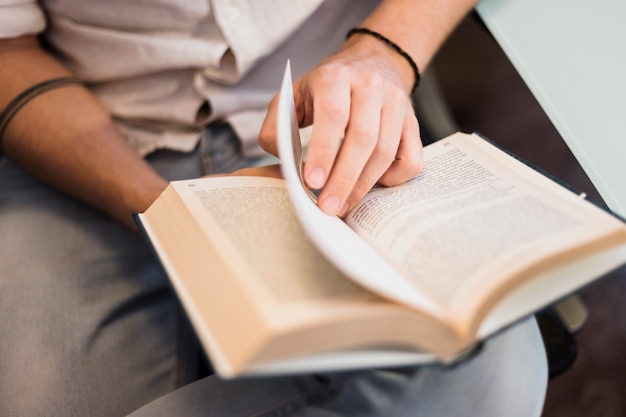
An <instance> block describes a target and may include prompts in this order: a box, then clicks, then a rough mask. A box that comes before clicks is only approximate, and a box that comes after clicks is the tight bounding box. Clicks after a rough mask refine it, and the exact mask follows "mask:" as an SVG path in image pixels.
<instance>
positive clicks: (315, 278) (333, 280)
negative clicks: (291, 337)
mask: <svg viewBox="0 0 626 417" xmlns="http://www.w3.org/2000/svg"><path fill="white" fill-rule="evenodd" d="M174 186H175V187H176V189H177V191H178V193H179V195H181V197H182V198H183V199H184V200H185V201H187V204H188V205H189V207H190V209H191V210H192V212H193V213H194V215H195V216H196V217H197V218H205V217H206V216H207V215H209V216H210V218H211V219H210V221H206V220H203V221H202V222H200V223H201V225H202V226H201V227H206V228H207V229H211V228H213V229H216V227H215V226H218V227H219V230H207V233H210V234H209V236H216V237H215V238H214V240H215V241H218V242H220V246H221V249H222V250H223V252H224V254H225V256H228V257H233V256H237V257H238V258H237V259H233V261H234V263H235V264H238V265H239V267H240V268H242V267H243V268H245V269H246V270H252V271H255V279H254V282H251V283H250V285H258V284H261V285H263V286H264V291H265V292H266V293H267V295H269V296H270V297H272V298H273V299H274V300H275V301H278V302H281V303H287V302H298V301H303V300H325V301H329V302H332V300H333V299H345V298H353V299H354V298H358V299H376V298H378V297H377V296H375V295H374V294H372V293H371V292H369V291H367V290H365V289H364V288H363V287H361V286H359V285H357V284H355V283H354V282H352V281H350V280H348V279H346V278H345V277H344V276H343V275H342V274H341V273H340V272H339V271H338V270H337V269H336V268H335V267H334V266H332V265H331V264H330V263H329V262H328V261H327V260H326V259H325V258H324V256H322V255H321V254H320V253H319V251H318V250H317V249H316V248H315V246H314V245H312V244H311V242H310V241H309V240H308V239H307V238H306V236H305V234H304V232H303V231H302V227H301V226H300V223H299V222H298V221H297V219H296V218H295V216H294V214H293V210H292V209H291V204H290V203H289V196H288V194H287V190H286V188H285V186H284V182H283V181H281V180H276V179H271V178H246V177H223V178H217V179H212V180H211V181H202V180H199V181H198V180H190V181H183V182H177V183H175V184H174ZM203 212H205V213H203ZM235 249H236V250H235ZM235 254H236V255H235ZM242 263H243V264H245V267H244V265H242ZM245 275H246V274H243V276H245Z"/></svg>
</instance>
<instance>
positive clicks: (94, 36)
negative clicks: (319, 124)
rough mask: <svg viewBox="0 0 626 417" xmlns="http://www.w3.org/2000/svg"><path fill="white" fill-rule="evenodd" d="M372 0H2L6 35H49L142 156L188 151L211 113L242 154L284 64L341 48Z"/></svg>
mask: <svg viewBox="0 0 626 417" xmlns="http://www.w3.org/2000/svg"><path fill="white" fill-rule="evenodd" d="M377 3H378V2H377V1H374V0H328V1H326V2H323V0H144V1H128V0H41V1H39V2H37V1H35V0H0V37H3V38H7V37H16V36H20V35H23V34H42V36H43V37H44V38H45V39H46V41H47V43H48V44H49V45H50V46H51V48H52V49H53V50H54V51H56V52H57V55H58V56H59V57H60V59H61V60H62V61H63V62H64V63H65V64H66V65H67V66H68V67H69V68H70V69H71V70H72V71H74V72H75V73H76V74H77V76H78V77H80V78H82V79H83V80H85V81H86V82H87V83H88V84H89V86H90V88H91V89H92V90H93V92H94V93H95V94H96V95H97V96H98V98H99V99H100V100H101V101H102V102H103V103H104V105H105V106H106V107H107V108H108V109H109V111H110V112H111V114H112V115H113V117H114V118H115V120H116V121H117V122H118V124H119V126H120V128H121V129H122V131H123V132H124V133H125V134H126V136H127V137H128V139H129V141H130V142H131V143H132V144H133V146H135V148H136V149H137V150H138V151H139V152H140V153H141V154H144V155H145V154H148V153H150V152H152V151H153V150H155V149H158V148H168V149H176V150H181V151H189V150H191V149H193V147H194V146H195V145H196V143H197V141H198V138H199V131H200V130H201V129H202V128H203V126H205V125H206V124H207V123H210V122H211V121H214V120H227V121H229V122H231V124H232V125H233V127H234V128H235V131H236V132H237V133H238V135H239V136H240V138H241V139H242V142H243V144H244V151H245V152H246V154H247V155H256V154H258V153H259V152H260V149H259V148H258V144H257V136H258V131H259V128H260V126H261V122H262V120H263V117H264V115H265V110H266V108H267V104H268V102H269V100H270V99H271V97H272V96H273V95H274V94H275V92H276V91H277V89H278V87H279V84H280V78H281V76H282V71H283V68H284V65H285V63H286V60H287V59H291V64H292V70H293V72H294V76H295V77H297V76H298V75H300V74H303V73H304V72H305V71H306V70H308V69H310V68H311V67H312V66H314V65H315V64H316V63H317V62H319V61H320V60H321V59H323V58H324V57H325V56H327V55H329V54H330V53H332V52H333V51H334V50H336V49H337V48H338V47H339V46H340V45H341V43H342V42H343V39H344V37H345V33H346V32H347V31H348V30H349V29H350V28H351V27H353V26H356V25H358V24H359V22H360V21H362V20H363V19H364V18H365V17H366V16H367V15H368V14H369V13H370V12H371V10H372V9H373V8H374V7H375V6H376V4H377Z"/></svg>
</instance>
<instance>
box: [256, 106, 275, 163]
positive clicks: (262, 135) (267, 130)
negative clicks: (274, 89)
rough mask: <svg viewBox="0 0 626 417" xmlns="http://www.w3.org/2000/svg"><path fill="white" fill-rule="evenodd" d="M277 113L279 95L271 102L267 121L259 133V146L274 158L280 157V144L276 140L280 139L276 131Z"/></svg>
mask: <svg viewBox="0 0 626 417" xmlns="http://www.w3.org/2000/svg"><path fill="white" fill-rule="evenodd" d="M277 111H278V94H277V95H275V96H274V98H272V101H270V104H269V106H268V108H267V113H266V114H265V119H264V120H263V124H262V125H261V130H260V131H259V145H260V146H261V148H262V149H263V150H264V151H265V152H268V153H270V154H272V155H274V156H278V144H277V143H276V139H277V137H278V136H277V130H276V129H277V128H276V117H277V113H276V112H277Z"/></svg>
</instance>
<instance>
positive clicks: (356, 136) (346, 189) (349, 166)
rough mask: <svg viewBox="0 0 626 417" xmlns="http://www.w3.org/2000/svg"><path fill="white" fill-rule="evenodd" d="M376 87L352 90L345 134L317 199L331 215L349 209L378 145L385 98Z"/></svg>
mask: <svg viewBox="0 0 626 417" xmlns="http://www.w3.org/2000/svg"><path fill="white" fill-rule="evenodd" d="M373 87H374V88H365V87H362V88H359V89H356V90H354V91H353V93H352V103H351V111H350V121H349V122H348V126H347V129H346V136H345V139H344V141H343V143H342V145H341V149H340V151H339V155H338V157H337V159H336V161H335V165H334V166H333V168H332V171H331V174H330V176H329V179H328V181H327V183H326V186H325V187H324V189H323V190H322V193H321V194H320V198H319V200H318V201H319V205H320V208H321V209H322V210H324V211H325V212H326V213H328V214H331V215H336V214H339V215H341V214H342V213H343V212H345V211H346V208H347V207H346V202H347V199H348V196H350V195H351V194H352V192H353V190H354V187H355V185H356V184H357V183H358V182H359V178H360V177H361V174H362V172H363V169H364V168H365V166H366V164H368V162H369V161H370V160H371V157H372V153H373V152H374V150H375V149H376V147H377V142H378V138H379V129H380V117H381V107H382V105H383V100H384V99H383V93H382V92H381V89H380V88H377V86H373ZM393 154H395V150H394V152H393V153H392V156H393Z"/></svg>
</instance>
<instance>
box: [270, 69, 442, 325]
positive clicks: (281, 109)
mask: <svg viewBox="0 0 626 417" xmlns="http://www.w3.org/2000/svg"><path fill="white" fill-rule="evenodd" d="M280 91H281V93H280V100H279V104H278V126H277V130H278V150H279V156H280V160H281V169H282V173H283V176H284V178H285V181H286V182H287V187H288V190H289V197H290V199H291V202H292V204H293V207H294V210H295V213H296V216H297V217H298V219H299V220H300V222H301V224H302V227H303V228H304V230H305V232H306V234H307V236H308V237H309V238H310V239H311V241H312V242H313V243H314V244H315V246H316V247H317V248H318V249H319V250H320V251H321V252H322V253H323V254H324V256H325V257H326V258H328V259H329V260H330V261H331V262H332V263H333V264H334V265H335V266H336V267H337V268H338V269H340V270H341V271H342V272H343V273H344V274H346V275H347V276H348V277H350V278H352V279H354V280H355V281H356V282H358V283H359V284H361V285H363V286H365V287H367V288H369V289H371V290H372V291H374V292H376V293H377V294H381V295H383V296H385V297H388V298H390V299H392V300H394V301H397V302H400V303H402V304H405V305H408V306H411V307H413V308H415V309H418V310H420V311H426V312H428V313H429V314H430V315H432V316H433V317H435V318H437V319H441V320H446V314H445V312H444V311H443V309H441V306H440V305H438V304H437V303H436V302H435V301H434V300H433V299H432V298H430V297H429V296H428V295H426V294H424V293H423V292H422V291H420V289H419V288H418V287H416V286H415V285H414V284H413V283H411V282H410V281H409V280H408V279H407V278H406V277H405V276H403V274H402V273H401V272H400V271H399V270H398V269H397V268H395V267H394V266H393V265H391V264H390V263H389V262H387V261H386V260H385V259H384V257H383V256H382V255H381V254H380V253H379V252H378V251H376V250H375V249H374V248H373V247H372V246H371V245H369V244H368V243H367V242H365V241H364V240H363V239H362V238H360V237H359V236H358V235H357V234H356V233H355V232H354V231H353V230H352V229H350V228H349V227H348V226H347V225H346V224H345V223H344V222H343V221H342V220H341V219H340V218H339V217H336V216H329V215H327V214H326V213H324V212H323V211H322V210H321V209H320V208H319V207H318V206H317V204H316V203H315V201H314V198H312V196H311V193H310V192H309V191H308V190H307V189H306V187H305V186H304V182H303V180H302V177H301V147H300V136H299V132H298V123H297V120H296V117H295V105H294V103H293V94H292V91H293V89H292V84H291V74H290V70H289V65H287V69H286V71H285V76H284V78H283V84H282V87H281V90H280Z"/></svg>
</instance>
